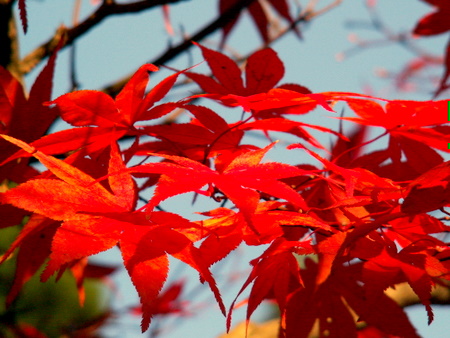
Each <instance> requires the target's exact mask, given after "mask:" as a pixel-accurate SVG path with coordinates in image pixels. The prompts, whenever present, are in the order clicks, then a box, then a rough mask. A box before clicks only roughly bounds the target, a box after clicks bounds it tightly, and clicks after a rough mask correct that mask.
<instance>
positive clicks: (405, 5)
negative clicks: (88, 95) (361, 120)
mask: <svg viewBox="0 0 450 338" xmlns="http://www.w3.org/2000/svg"><path fill="white" fill-rule="evenodd" d="M73 2H74V1H61V0H40V1H38V0H28V1H27V8H28V15H29V33H28V34H27V35H26V36H23V34H21V36H20V42H21V44H20V48H21V54H22V55H26V54H27V53H28V52H30V51H31V50H33V49H34V48H35V47H36V46H38V45H39V44H40V43H41V42H43V41H44V40H46V39H47V38H48V37H49V36H50V35H52V34H53V32H54V31H55V29H56V28H57V27H58V26H59V25H60V24H63V23H64V24H65V25H67V26H71V22H72V18H71V16H72V9H73ZM216 2H217V1H216V0H191V1H184V2H181V3H180V4H176V5H172V6H171V20H172V24H173V27H174V29H175V31H176V33H177V35H176V36H174V37H170V36H169V35H168V34H167V33H166V32H165V30H164V26H163V21H162V11H161V10H160V9H156V10H152V11H149V12H145V13H141V14H133V15H125V16H117V17H113V18H110V19H107V20H105V21H104V22H103V23H102V24H101V25H99V27H96V28H95V29H93V30H92V31H91V32H90V33H88V34H87V35H85V36H84V37H83V38H81V39H80V40H79V42H77V44H76V70H77V74H78V81H79V82H80V84H81V88H80V89H98V88H101V87H103V86H104V85H106V84H109V83H111V82H113V81H115V80H116V79H118V78H121V77H122V76H124V75H127V74H129V73H130V72H133V71H134V70H136V69H137V68H138V67H139V66H140V65H141V64H143V63H146V62H148V61H150V60H152V59H154V58H155V57H156V56H158V55H159V54H160V53H161V52H163V51H164V49H165V48H166V46H167V45H168V44H170V43H172V44H175V43H177V42H178V41H179V40H180V38H181V36H182V34H181V32H184V34H188V35H189V34H190V33H192V32H195V31H196V30H198V29H199V28H201V27H203V25H204V24H205V23H207V22H208V20H209V19H210V18H212V17H215V16H216V12H217V11H216ZM298 2H300V3H302V4H304V3H306V2H307V1H298ZM317 2H318V8H321V7H323V6H325V5H326V4H329V3H331V2H332V1H326V0H325V1H317ZM364 3H365V1H349V0H348V1H343V2H342V4H341V5H340V6H339V7H337V8H335V9H333V10H331V11H330V12H328V13H326V14H324V15H323V16H320V17H318V18H316V19H314V20H313V21H312V22H311V23H309V24H308V25H306V26H305V27H303V29H302V31H303V40H299V39H298V38H297V37H295V36H294V35H292V34H291V35H289V36H286V37H285V38H283V39H281V40H279V41H277V42H276V43H274V44H273V46H272V47H273V48H274V50H275V51H276V52H277V53H278V54H279V56H280V58H281V59H282V60H283V62H284V63H285V68H286V75H285V78H284V80H283V82H290V83H299V84H302V85H304V86H306V87H309V88H310V89H311V90H313V91H314V92H320V91H350V92H362V91H363V88H367V87H370V88H372V90H373V94H374V95H375V96H382V97H385V98H390V99H392V98H408V99H416V100H426V99H430V97H431V96H430V93H428V92H425V93H397V92H395V91H393V90H392V86H391V85H390V82H389V81H388V80H386V79H380V78H378V77H377V76H376V75H375V74H376V73H377V72H378V73H379V72H380V70H383V69H384V70H387V71H398V70H399V69H400V68H401V67H403V66H404V65H405V64H406V62H408V61H409V60H410V59H411V58H412V57H413V54H412V53H411V52H409V51H407V50H405V49H404V48H402V47H401V46H400V45H399V44H386V45H385V46H382V47H378V48H370V49H367V50H362V51H360V52H359V53H357V54H355V55H353V56H352V57H349V58H347V59H345V60H344V61H338V60H337V57H336V56H337V55H339V53H342V52H343V51H345V50H348V49H349V48H351V47H352V46H353V44H352V43H351V42H350V41H349V37H352V36H353V37H354V36H355V34H356V35H357V36H358V37H359V38H360V39H363V40H373V39H380V38H381V36H380V34H379V33H377V32H375V31H373V30H370V29H366V28H364V27H362V26H359V28H357V27H355V26H354V25H353V26H352V25H351V24H350V23H351V22H355V21H356V22H368V19H369V17H368V12H367V10H366V9H365V6H364ZM378 8H379V12H380V13H381V17H382V18H383V20H384V21H385V23H386V25H388V27H389V28H390V29H392V31H394V32H408V31H411V30H412V28H413V27H414V25H415V23H416V21H417V20H418V19H419V18H420V17H421V16H423V15H424V14H425V13H427V12H429V11H430V10H431V8H430V7H429V6H426V5H425V4H424V3H423V2H421V1H419V0H397V1H391V0H379V1H378ZM91 10H92V6H91V5H90V0H84V1H83V7H82V16H84V15H86V14H87V13H89V12H90V11H91ZM219 38H220V35H219V34H214V35H211V36H210V37H208V39H207V40H205V41H203V43H204V44H205V45H207V46H208V47H211V48H214V47H215V46H217V44H218V41H219ZM417 42H418V43H419V44H420V46H422V47H424V48H427V49H428V50H429V51H431V52H434V53H436V54H438V53H440V52H441V51H442V50H443V49H444V44H445V37H437V38H429V39H422V40H421V41H417ZM260 44H261V41H260V39H259V36H258V34H257V32H256V30H255V28H254V26H253V25H252V23H250V22H249V20H248V16H245V17H244V18H242V20H241V24H240V25H239V27H238V28H237V29H235V31H234V33H233V34H232V35H231V37H230V40H229V48H230V50H232V51H236V52H238V53H239V54H240V55H246V54H247V53H249V52H250V51H251V50H253V49H254V48H256V47H257V46H259V45H260ZM68 60H69V53H68V51H67V50H66V51H63V52H62V53H60V55H59V56H58V66H57V72H56V77H55V88H54V95H55V97H56V96H58V95H61V94H63V93H65V92H66V91H67V90H68V89H69V86H70V84H69V81H68V72H67V69H68ZM201 61H202V58H201V55H200V53H199V52H198V50H196V48H192V49H191V53H190V55H189V56H181V57H179V58H177V59H176V60H174V61H172V62H170V63H169V66H171V67H174V68H178V69H182V68H185V67H188V66H191V65H192V62H193V63H198V62H201ZM202 67H203V68H202ZM39 69H40V67H39V68H38V69H37V70H36V71H34V72H33V73H32V74H30V76H29V77H28V78H27V84H28V85H30V84H31V83H32V82H33V81H34V78H35V76H36V75H37V71H38V70H39ZM202 70H205V71H206V67H205V65H201V66H200V67H199V72H201V71H202ZM168 74H170V72H169V71H162V72H161V74H155V76H153V77H152V79H151V84H156V83H157V82H158V80H159V79H161V78H162V76H166V75H168ZM184 94H185V93H184ZM180 98H182V96H180V97H178V98H174V99H180ZM315 122H316V123H322V122H321V121H315ZM323 123H328V122H323ZM170 203H173V204H172V205H175V206H176V205H177V203H178V204H180V203H181V204H183V203H185V202H183V201H182V200H177V199H174V200H173V201H171V202H170ZM256 256H257V254H256V253H255V252H247V251H246V252H245V254H244V256H243V257H244V258H245V259H247V258H250V259H251V258H252V257H256ZM101 259H104V260H111V259H112V260H116V261H117V262H118V261H120V256H119V254H118V252H108V253H107V254H105V255H103V256H102V257H101ZM245 259H241V261H240V262H239V261H235V262H231V263H227V262H224V263H221V264H222V265H221V266H219V268H218V269H216V272H217V273H219V274H220V273H221V272H222V271H227V269H230V268H231V266H230V264H234V265H232V266H233V268H234V267H235V264H239V265H240V268H241V269H242V270H245V269H246V268H248V266H247V265H246V264H247V263H246V262H247V261H248V260H245ZM231 270H232V269H231ZM188 276H190V277H191V278H190V282H189V286H190V287H191V289H192V288H194V287H195V285H196V283H197V284H198V281H197V280H196V277H192V274H191V273H188ZM116 280H117V283H118V285H119V300H118V301H117V304H116V306H118V307H119V308H122V309H123V308H125V307H126V306H128V305H134V304H135V303H136V301H137V296H136V294H135V292H134V289H133V286H132V285H131V283H130V282H129V281H128V280H127V277H126V276H125V275H124V274H121V275H120V276H119V277H117V278H116ZM191 280H192V281H191ZM225 286H226V285H225ZM238 289H239V283H237V284H236V285H229V291H227V293H226V294H225V295H224V296H225V301H226V304H230V302H231V301H232V300H233V298H234V295H235V294H236V292H237V290H238ZM196 295H197V294H196ZM198 298H199V299H200V300H201V301H205V300H208V299H210V298H211V294H210V292H209V291H208V290H207V288H206V287H205V290H203V291H201V292H199V293H198ZM237 313H238V314H239V313H240V315H236V316H235V317H234V318H235V323H237V322H238V321H239V320H240V319H242V318H243V317H242V313H243V311H238V312H237ZM409 313H410V315H411V318H413V320H414V322H415V323H416V325H417V326H418V327H419V329H420V332H421V334H422V335H423V336H425V337H431V336H432V337H444V333H442V332H445V331H444V330H445V327H446V326H447V327H448V325H447V323H446V320H445V317H447V316H448V315H449V311H448V310H446V311H445V312H444V311H442V312H441V311H437V307H436V321H435V323H433V324H432V326H431V328H427V325H426V320H427V318H426V313H425V311H424V310H423V309H421V308H418V309H412V310H411V311H409ZM173 326H176V328H174V330H171V331H170V332H168V333H167V334H164V335H162V336H163V337H168V338H172V337H173V338H175V337H197V338H207V337H214V336H215V335H217V334H219V333H221V332H223V331H224V327H225V321H224V318H223V317H221V315H220V312H219V310H218V308H217V307H215V306H208V307H207V308H206V309H205V310H203V311H202V312H200V314H199V315H198V316H196V317H193V318H191V319H189V318H188V319H186V320H181V321H179V322H176V323H175V324H173ZM189 332H190V333H189ZM105 334H106V335H107V336H108V337H118V336H120V337H141V336H143V335H141V334H140V333H139V319H138V318H136V319H130V318H128V317H127V318H125V319H124V320H119V321H118V322H117V325H114V326H112V328H111V330H107V331H105ZM144 336H145V335H144Z"/></svg>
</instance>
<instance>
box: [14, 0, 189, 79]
mask: <svg viewBox="0 0 450 338" xmlns="http://www.w3.org/2000/svg"><path fill="white" fill-rule="evenodd" d="M181 1H187V0H153V1H147V0H140V1H136V2H133V3H128V4H116V3H115V2H113V1H103V3H102V4H101V5H100V7H99V8H98V9H97V10H96V11H95V12H93V13H92V14H91V15H89V16H88V17H87V18H86V19H85V20H84V21H82V22H80V23H79V24H78V25H76V26H75V27H73V28H65V27H60V28H59V29H58V30H57V31H56V32H55V34H54V36H53V37H51V38H50V39H49V40H47V41H46V42H44V43H43V44H41V45H40V46H39V47H37V48H36V49H35V50H33V51H32V52H31V53H29V54H28V55H27V56H25V57H24V58H23V59H22V60H21V61H20V65H19V71H20V74H21V75H25V74H28V73H29V72H30V71H32V70H33V69H34V68H35V67H36V66H37V65H38V64H39V63H41V62H42V61H43V60H44V59H45V58H47V57H48V56H49V55H50V54H51V53H53V51H54V50H55V48H56V46H57V44H58V41H59V40H60V39H61V37H62V36H63V35H64V37H65V42H64V45H63V47H62V48H64V47H67V46H70V45H72V44H73V43H74V42H75V41H76V40H77V39H78V38H79V37H81V36H83V35H84V34H85V33H87V32H88V31H90V30H91V29H92V28H94V27H96V26H97V25H98V24H99V23H100V22H102V21H103V20H104V19H106V18H107V17H109V16H112V15H119V14H131V13H139V12H142V11H144V10H147V9H151V8H155V7H157V6H161V5H167V4H170V3H177V2H181Z"/></svg>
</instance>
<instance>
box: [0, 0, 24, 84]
mask: <svg viewBox="0 0 450 338" xmlns="http://www.w3.org/2000/svg"><path fill="white" fill-rule="evenodd" d="M12 6H13V1H11V0H0V65H1V66H2V67H4V68H6V69H8V70H9V71H10V72H11V73H12V74H13V75H15V76H16V77H17V78H18V79H20V78H21V77H20V74H19V71H18V60H19V47H18V42H17V29H16V24H15V20H14V15H13V10H12Z"/></svg>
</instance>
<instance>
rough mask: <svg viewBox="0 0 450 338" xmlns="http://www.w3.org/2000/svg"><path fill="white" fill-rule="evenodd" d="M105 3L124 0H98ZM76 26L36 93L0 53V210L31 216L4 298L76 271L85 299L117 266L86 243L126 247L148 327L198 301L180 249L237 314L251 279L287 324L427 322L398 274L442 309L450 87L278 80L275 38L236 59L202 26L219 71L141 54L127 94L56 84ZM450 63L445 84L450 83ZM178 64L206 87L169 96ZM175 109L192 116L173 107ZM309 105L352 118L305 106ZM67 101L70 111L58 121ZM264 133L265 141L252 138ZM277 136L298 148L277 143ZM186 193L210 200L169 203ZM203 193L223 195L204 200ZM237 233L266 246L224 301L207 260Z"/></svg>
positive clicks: (404, 326)
mask: <svg viewBox="0 0 450 338" xmlns="http://www.w3.org/2000/svg"><path fill="white" fill-rule="evenodd" d="M170 2H176V1H165V2H164V1H163V2H162V4H164V5H165V6H167V4H168V3H170ZM426 2H427V3H429V4H430V5H433V6H435V7H436V9H435V10H436V12H434V13H432V14H430V15H428V16H426V17H424V18H423V19H421V20H420V21H419V23H418V24H417V27H416V28H415V29H414V33H415V34H419V35H433V34H440V33H443V32H446V31H448V29H449V27H448V23H447V22H446V21H445V20H442V18H441V17H442V15H444V14H445V13H447V12H448V8H447V7H448V6H447V5H445V4H443V2H442V3H441V2H439V1H431V0H427V1H426ZM108 3H110V4H112V5H111V6H112V7H110V8H109V10H119V9H120V8H121V7H120V6H126V5H119V4H115V3H114V2H109V1H104V2H103V5H101V6H100V8H108ZM140 3H142V6H145V5H144V3H145V1H142V2H140V1H138V2H136V6H139V4H140ZM243 3H245V4H246V6H244V5H242V4H241V6H244V7H242V8H241V9H240V10H242V9H243V8H246V10H248V12H249V13H250V16H251V18H252V20H253V22H254V24H255V26H256V28H257V31H258V32H259V34H260V35H261V37H262V40H263V41H264V42H265V43H266V44H268V43H269V42H270V32H269V28H268V21H269V19H270V18H269V16H268V15H267V16H266V14H264V13H267V12H265V11H264V8H263V6H269V7H270V8H271V9H272V11H274V12H275V13H277V15H278V16H279V17H280V19H281V20H282V21H283V22H285V23H286V24H287V25H289V26H290V27H291V30H292V31H293V32H294V34H296V35H297V36H302V35H303V32H301V31H300V28H299V27H297V26H296V22H297V21H298V20H297V19H296V18H295V17H293V16H291V14H290V11H289V1H284V0H283V1H267V2H266V3H265V4H264V5H263V4H262V3H263V2H260V1H245V2H243ZM218 4H219V12H220V13H221V14H222V15H223V16H224V15H230V13H231V12H233V11H234V12H236V13H235V14H236V15H235V16H234V17H231V19H230V20H228V21H227V22H226V23H223V25H222V26H221V29H222V34H223V35H222V40H221V41H222V42H221V43H222V45H224V44H226V41H227V39H228V37H229V34H230V32H231V31H232V29H233V27H234V25H235V24H236V21H237V19H238V17H239V14H240V13H241V12H240V10H239V8H238V7H239V1H225V0H221V1H218ZM18 5H19V9H20V17H21V20H22V21H21V22H22V26H23V29H24V30H25V31H26V30H27V29H32V27H29V26H30V25H29V23H27V10H26V1H25V0H24V1H19V3H18ZM129 5H130V6H131V4H129ZM114 6H118V7H114ZM124 8H125V7H124ZM104 10H105V9H104ZM128 10H129V11H131V7H129V8H128ZM165 13H166V24H167V25H169V26H170V22H169V21H168V20H169V19H168V17H167V13H168V8H167V7H165ZM305 20H306V19H305ZM436 20H437V21H436ZM66 33H67V32H66ZM71 34H72V35H71ZM74 34H76V32H74V31H72V32H70V31H69V33H67V35H66V37H65V40H64V38H63V39H61V40H60V42H59V44H58V45H57V46H56V47H55V50H54V51H53V53H51V56H50V58H49V59H48V61H47V65H46V66H45V67H44V69H43V70H42V71H41V73H40V75H39V76H38V78H37V79H36V81H35V83H34V85H33V87H32V89H31V91H30V94H29V96H28V97H27V96H26V95H25V94H24V92H23V88H22V85H21V84H20V82H19V81H18V80H17V79H16V78H15V77H14V76H13V75H12V74H11V73H10V72H9V71H8V70H6V69H4V68H0V103H1V105H0V122H1V123H0V131H1V133H0V146H1V149H2V151H1V153H0V175H1V180H0V183H1V189H2V190H1V193H0V213H1V219H2V223H1V224H0V228H8V227H12V226H15V225H17V224H20V223H21V222H22V223H23V224H24V225H23V227H22V229H21V232H20V234H19V235H18V236H17V237H16V238H15V240H14V241H13V242H12V244H11V245H10V246H9V248H8V249H7V250H6V251H5V252H4V253H2V256H0V263H3V262H6V261H8V260H9V259H11V257H13V256H17V259H16V270H15V276H14V280H13V282H12V286H11V288H10V291H9V294H8V296H7V298H6V304H7V306H12V305H13V304H14V300H15V299H16V297H17V296H18V295H19V294H20V291H21V289H22V287H23V286H24V285H26V283H27V282H28V281H29V280H30V278H31V277H32V276H33V275H35V274H40V279H41V280H42V281H43V282H45V281H47V280H48V279H49V278H51V277H52V276H56V278H57V279H58V278H60V277H61V276H62V275H63V274H64V273H65V272H69V273H71V274H72V275H73V277H74V278H75V281H76V283H75V284H76V285H75V286H74V287H76V288H77V291H78V297H79V300H80V303H83V302H84V301H85V298H86V294H85V289H84V283H83V280H84V279H85V278H86V277H88V276H92V275H94V276H96V277H97V278H101V277H104V276H105V275H107V274H108V273H110V271H104V270H102V268H101V267H98V266H93V265H91V264H89V263H88V258H89V257H90V256H93V255H95V254H98V253H100V252H103V251H106V250H109V249H111V248H117V249H118V250H119V251H120V253H121V256H122V263H123V266H124V267H125V269H126V271H127V273H128V275H129V278H130V279H131V281H132V283H133V285H134V286H135V288H136V290H137V293H138V295H139V298H140V302H141V306H140V307H139V308H136V309H134V311H135V312H138V313H140V314H141V315H142V322H141V328H142V331H146V330H148V329H149V327H151V325H152V319H154V318H155V317H156V316H164V315H169V314H174V313H178V314H180V313H186V312H187V311H186V310H185V309H184V308H183V306H182V304H183V303H181V302H177V300H178V299H179V297H180V295H181V290H182V287H183V285H182V284H180V283H175V284H172V285H168V287H166V288H164V287H165V285H166V284H167V283H166V282H167V279H168V275H169V272H170V269H171V266H170V263H169V262H170V260H172V259H176V260H178V261H180V262H181V263H182V264H184V265H186V266H189V267H190V268H192V269H194V270H195V271H196V272H197V273H198V276H199V282H200V283H203V284H206V285H207V286H208V288H209V289H210V292H211V295H212V297H213V299H215V302H216V303H217V311H218V312H219V313H222V314H223V316H224V328H225V327H226V329H227V330H229V329H230V327H231V323H232V315H233V311H234V310H235V309H236V306H237V304H238V303H240V302H241V301H242V299H241V298H240V297H241V295H243V294H246V295H247V297H244V298H246V299H245V300H244V303H245V304H246V307H247V314H246V319H247V320H248V321H250V319H251V316H252V314H253V313H254V311H255V310H256V309H257V308H258V307H259V306H260V304H261V303H263V302H270V303H273V304H276V305H277V307H278V309H279V317H280V320H279V325H278V332H279V333H278V334H279V336H280V337H288V338H294V337H295V338H296V337H308V336H310V335H313V334H315V335H317V336H329V337H419V334H418V333H417V330H416V328H415V327H414V326H413V325H412V323H411V322H410V320H409V319H408V317H407V315H406V313H405V312H404V309H403V307H402V304H400V303H399V302H397V301H396V300H395V298H394V297H391V296H390V294H389V292H390V291H392V290H395V288H396V287H399V285H408V286H409V287H410V288H411V289H412V291H413V293H414V294H415V295H416V296H417V299H418V302H420V303H421V304H422V305H423V307H424V313H425V314H426V316H427V317H428V323H429V324H431V323H432V321H433V318H434V314H433V306H432V305H433V303H435V302H438V300H436V299H437V297H436V295H435V291H436V290H438V289H447V290H448V287H449V282H450V274H449V268H450V263H449V258H450V248H449V245H448V241H447V240H446V233H447V232H448V231H449V230H450V227H449V226H448V221H449V219H450V218H449V215H450V214H449V213H448V211H447V210H446V208H448V207H450V161H448V160H447V159H448V153H449V152H450V150H449V148H448V144H450V125H449V120H448V114H447V107H448V102H447V100H444V99H440V100H439V99H434V100H428V101H413V100H395V99H385V98H381V97H376V96H373V95H367V94H361V93H351V92H336V91H329V92H319V93H314V92H312V91H311V90H310V89H308V88H307V85H308V84H307V83H303V82H302V83H283V77H284V75H285V72H289V69H285V66H284V64H283V60H281V59H280V58H279V57H278V54H277V52H276V50H275V49H273V48H270V47H264V48H261V49H259V50H257V51H255V52H254V53H252V54H251V55H249V56H248V57H247V58H246V62H245V63H244V64H243V65H240V64H238V63H237V62H236V61H235V60H233V59H231V58H230V57H229V56H227V55H226V53H224V52H222V51H219V50H213V49H211V48H208V47H206V46H205V45H204V44H202V43H197V42H195V41H194V43H192V45H194V48H197V49H198V50H199V51H200V52H201V55H202V59H203V60H204V62H205V63H206V65H207V66H208V68H209V71H208V73H201V72H199V71H198V70H197V68H196V67H195V66H194V67H191V68H188V69H183V70H179V71H174V73H173V74H172V75H170V76H168V77H166V78H165V79H163V80H161V81H159V82H158V83H156V84H154V83H152V81H150V77H151V76H152V74H153V73H154V72H158V70H159V67H157V66H156V65H154V64H144V65H142V66H141V67H139V68H138V69H137V70H136V72H135V73H134V75H132V76H131V78H129V80H128V81H127V82H126V84H125V85H123V86H122V87H121V89H120V91H118V92H117V93H116V94H117V95H109V94H107V93H105V92H104V91H99V90H91V89H90V90H75V91H71V92H69V93H66V94H64V95H61V96H59V97H56V98H54V97H52V95H51V90H50V89H51V83H52V79H53V72H54V67H55V63H56V62H57V58H58V52H59V51H60V50H61V49H62V48H64V47H65V46H66V45H67V44H68V43H71V42H70V41H71V40H70V39H74ZM198 61H199V62H200V61H202V60H198ZM444 68H445V69H446V70H445V74H444V76H443V77H442V79H441V81H440V84H439V85H438V88H437V91H436V93H437V94H442V93H443V92H444V91H445V89H446V88H447V87H446V84H445V83H446V81H447V80H448V62H446V64H445V67H444ZM183 81H187V82H193V83H195V85H196V92H195V93H191V94H189V95H186V96H181V97H176V98H175V99H174V96H173V95H174V94H173V93H176V92H175V90H174V88H175V86H176V85H177V84H179V83H183ZM178 112H182V114H183V119H179V120H177V119H171V120H168V116H172V115H174V114H175V113H178ZM312 114H315V115H317V116H318V118H317V119H316V121H320V119H328V117H327V115H332V116H333V118H334V119H336V120H339V125H342V124H346V125H352V127H353V128H352V129H351V131H347V129H345V130H344V129H343V128H340V127H338V128H336V129H335V128H331V127H325V126H323V124H321V123H320V122H317V123H311V122H306V121H307V120H306V117H308V116H310V115H312ZM56 119H61V120H63V121H65V122H66V123H67V124H68V125H69V126H70V127H69V128H67V129H64V130H59V131H55V132H52V133H48V132H47V130H48V128H49V126H50V125H51V124H52V123H53V122H54V121H55V120H56ZM317 132H319V133H317ZM318 134H319V135H327V139H332V140H333V142H332V143H331V144H328V143H327V142H324V138H321V137H318V136H317V135H318ZM255 135H257V136H259V137H260V141H258V142H251V141H252V140H254V139H255V138H254V136H255ZM252 137H253V138H252ZM279 140H281V141H282V142H279ZM383 142H384V143H383ZM280 149H283V150H285V151H286V152H287V153H288V154H290V155H289V157H290V158H289V161H287V160H286V161H283V160H277V161H273V160H270V157H271V154H272V153H273V152H274V151H275V150H280ZM292 159H295V163H293V162H292ZM36 161H38V162H39V163H40V164H41V165H42V166H41V167H39V168H40V169H41V170H38V169H37V168H36V166H35V165H34V164H35V163H36ZM182 194H183V195H185V196H189V198H190V199H191V200H192V201H193V202H192V205H193V208H194V209H195V210H196V212H197V214H198V217H195V218H194V217H192V218H191V219H188V218H187V217H183V216H181V215H180V211H179V210H177V209H176V208H175V209H172V210H167V208H165V207H164V205H163V204H164V203H165V201H167V200H170V199H172V198H174V197H175V196H178V195H182ZM203 200H208V201H209V202H210V203H213V204H214V205H215V206H214V207H213V208H211V209H210V210H205V208H204V207H203V206H202V204H201V201H203ZM239 246H254V247H261V248H263V249H262V251H261V252H262V253H261V254H260V255H259V256H258V257H255V258H254V259H253V260H251V261H250V262H249V264H250V270H249V271H248V275H247V276H245V278H244V280H243V282H242V285H241V288H240V290H239V292H238V293H237V294H236V295H235V300H234V301H232V302H231V303H227V302H225V301H224V300H223V298H222V290H221V288H220V286H219V285H220V284H219V283H217V282H216V276H215V274H214V273H213V271H212V268H213V266H214V265H215V264H216V263H217V262H219V261H222V260H227V259H229V257H230V254H231V253H232V252H233V251H235V250H236V248H238V247H239ZM28 329H29V330H31V329H33V328H28ZM27 332H28V331H27ZM30 332H31V331H30ZM33 334H36V336H38V334H39V333H33Z"/></svg>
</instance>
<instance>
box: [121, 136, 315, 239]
mask: <svg viewBox="0 0 450 338" xmlns="http://www.w3.org/2000/svg"><path fill="white" fill-rule="evenodd" d="M273 146H274V143H273V144H271V145H269V146H267V147H265V148H263V149H259V150H255V151H247V152H242V153H240V154H239V153H238V155H235V156H234V157H231V158H230V160H229V161H227V162H225V163H218V162H216V170H213V169H210V168H209V167H207V166H205V165H203V164H201V163H199V162H197V161H193V160H190V159H188V158H184V157H179V156H171V155H158V154H155V155H157V156H161V157H164V158H166V159H168V160H170V161H173V162H175V163H167V162H161V163H148V164H144V165H141V166H136V167H133V168H130V169H129V171H130V172H133V173H161V174H162V175H161V177H160V179H159V181H158V185H157V188H156V190H155V194H154V196H153V197H152V199H151V200H150V202H149V203H148V205H147V210H153V208H154V207H155V206H157V205H158V204H159V203H160V202H161V201H163V200H165V199H167V198H169V197H171V196H175V195H178V194H183V193H186V192H197V193H201V194H203V195H207V196H211V197H214V198H219V197H218V196H216V194H217V193H218V192H220V193H221V194H223V195H224V197H226V198H228V199H230V200H231V201H232V202H233V203H234V204H235V205H236V207H237V208H238V209H239V210H240V211H241V212H242V214H243V215H244V217H245V219H246V220H247V222H249V225H250V226H252V220H251V216H252V215H253V213H254V212H255V210H256V207H257V205H258V202H259V200H260V193H259V192H258V191H262V192H265V193H267V194H270V195H272V196H275V197H277V198H281V199H285V200H287V201H289V202H290V203H292V204H293V205H294V206H295V207H297V208H301V209H304V210H306V209H307V208H308V207H307V205H306V204H305V201H304V200H303V198H302V197H301V196H300V195H299V194H298V193H297V192H296V191H295V190H293V189H292V188H291V187H289V186H288V185H286V184H285V183H283V182H281V181H279V179H282V178H286V177H291V176H296V175H301V174H304V171H302V170H300V169H298V168H296V167H293V166H290V165H286V164H282V163H277V162H269V163H259V162H260V161H261V159H262V157H263V156H264V155H265V154H266V153H267V152H268V151H269V149H270V148H272V147H273ZM219 164H220V165H219ZM173 182H177V184H176V185H174V184H173ZM204 186H208V190H207V191H201V190H200V189H201V188H203V187H204ZM220 198H222V197H220ZM253 230H255V232H256V233H257V231H256V229H253Z"/></svg>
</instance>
